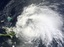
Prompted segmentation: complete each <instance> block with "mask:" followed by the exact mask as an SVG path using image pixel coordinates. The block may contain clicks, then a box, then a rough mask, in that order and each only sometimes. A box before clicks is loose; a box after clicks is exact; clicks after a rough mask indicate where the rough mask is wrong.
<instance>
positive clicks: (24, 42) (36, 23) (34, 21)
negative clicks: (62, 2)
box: [14, 4, 64, 47]
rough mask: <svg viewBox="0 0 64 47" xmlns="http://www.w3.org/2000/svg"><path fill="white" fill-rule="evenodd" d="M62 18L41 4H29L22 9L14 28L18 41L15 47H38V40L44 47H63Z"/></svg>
mask: <svg viewBox="0 0 64 47" xmlns="http://www.w3.org/2000/svg"><path fill="white" fill-rule="evenodd" d="M62 29H63V18H62V15H61V14H59V13H58V12H57V11H54V10H52V9H51V8H50V7H48V6H46V5H41V4H38V5H37V4H30V5H28V6H26V7H24V8H23V12H22V13H21V14H20V15H19V16H18V17H17V22H16V25H15V28H14V32H15V33H16V37H17V38H19V39H20V45H18V46H17V47H39V44H40V40H41V42H42V45H44V46H45V47H53V44H54V43H53V41H54V40H55V42H56V43H57V47H63V46H62V43H64V40H63V39H64V34H63V31H62Z"/></svg>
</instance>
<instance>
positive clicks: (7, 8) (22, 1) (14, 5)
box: [0, 0, 64, 47]
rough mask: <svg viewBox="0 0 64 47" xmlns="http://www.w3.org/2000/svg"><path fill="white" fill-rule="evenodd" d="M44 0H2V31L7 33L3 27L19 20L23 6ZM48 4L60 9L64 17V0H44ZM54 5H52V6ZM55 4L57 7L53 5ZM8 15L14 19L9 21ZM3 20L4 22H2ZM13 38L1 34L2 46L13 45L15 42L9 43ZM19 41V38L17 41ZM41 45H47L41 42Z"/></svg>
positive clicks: (41, 46) (0, 2)
mask: <svg viewBox="0 0 64 47" xmlns="http://www.w3.org/2000/svg"><path fill="white" fill-rule="evenodd" d="M41 2H43V0H41V1H39V0H38V1H33V0H31V1H30V0H0V33H1V34H6V32H5V29H2V27H3V26H4V27H14V26H15V23H16V21H17V16H18V15H20V14H21V12H22V11H23V8H24V7H25V6H28V5H30V4H32V3H35V4H38V3H41ZM44 2H47V3H45V5H46V6H50V8H51V9H53V10H55V11H58V12H59V13H60V14H61V15H62V16H63V17H64V0H44ZM51 5H52V7H51ZM53 5H55V6H56V7H57V9H56V8H55V7H54V6H53ZM8 17H11V18H12V20H11V21H8V19H7V18H8ZM2 21H3V22H2ZM14 38H15V37H14ZM14 38H13V39H12V42H15V41H16V40H15V39H17V38H15V39H14ZM8 39H11V38H10V37H9V36H7V37H4V36H0V47H1V46H2V47H12V45H13V44H14V43H13V44H9V43H8V42H7V41H8ZM17 42H19V40H18V41H17ZM56 45H57V44H56V43H55V42H54V45H53V47H57V46H56ZM39 47H45V46H44V45H42V44H41V43H40V45H39Z"/></svg>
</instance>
